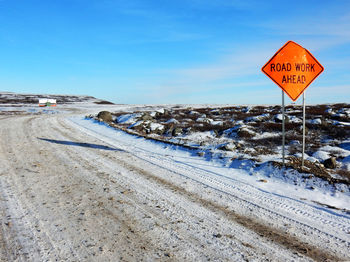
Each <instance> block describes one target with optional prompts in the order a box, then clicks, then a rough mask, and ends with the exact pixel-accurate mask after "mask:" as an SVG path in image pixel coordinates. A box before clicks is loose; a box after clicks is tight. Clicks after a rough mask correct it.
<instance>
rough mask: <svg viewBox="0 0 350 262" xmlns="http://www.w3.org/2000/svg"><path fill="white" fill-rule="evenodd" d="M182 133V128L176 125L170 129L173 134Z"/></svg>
mask: <svg viewBox="0 0 350 262" xmlns="http://www.w3.org/2000/svg"><path fill="white" fill-rule="evenodd" d="M182 133H183V129H182V128H180V127H176V128H174V129H173V131H172V135H173V136H178V135H181V134H182Z"/></svg>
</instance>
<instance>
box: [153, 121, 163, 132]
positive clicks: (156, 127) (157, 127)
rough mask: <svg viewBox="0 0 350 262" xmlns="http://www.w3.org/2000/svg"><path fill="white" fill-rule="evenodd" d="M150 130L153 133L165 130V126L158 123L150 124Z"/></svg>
mask: <svg viewBox="0 0 350 262" xmlns="http://www.w3.org/2000/svg"><path fill="white" fill-rule="evenodd" d="M150 129H151V130H152V131H154V130H163V129H164V126H163V125H161V124H158V123H152V122H151V123H150Z"/></svg>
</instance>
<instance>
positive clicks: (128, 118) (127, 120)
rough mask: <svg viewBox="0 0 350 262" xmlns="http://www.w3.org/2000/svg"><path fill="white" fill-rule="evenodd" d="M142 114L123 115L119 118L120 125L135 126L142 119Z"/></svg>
mask: <svg viewBox="0 0 350 262" xmlns="http://www.w3.org/2000/svg"><path fill="white" fill-rule="evenodd" d="M141 115H142V114H126V115H121V116H120V117H118V118H117V122H118V123H122V124H134V123H135V122H136V120H137V119H138V118H139V117H141Z"/></svg>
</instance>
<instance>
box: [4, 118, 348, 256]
mask: <svg viewBox="0 0 350 262" xmlns="http://www.w3.org/2000/svg"><path fill="white" fill-rule="evenodd" d="M0 139H1V141H0V212H1V227H0V260H1V261H155V260H159V261H168V260H169V261H207V260H215V261H293V260H294V261H299V260H300V261H313V260H316V261H327V260H328V261H341V260H350V255H349V254H350V252H349V249H350V219H349V217H348V216H345V215H344V216H342V215H339V214H337V213H332V212H330V211H329V210H323V209H320V208H315V207H312V206H310V205H307V204H306V203H303V202H302V201H297V200H294V199H288V198H286V197H283V196H278V195H273V194H269V193H267V192H263V191H261V190H258V189H256V188H254V187H251V186H250V185H247V184H245V183H243V182H240V181H238V180H234V179H228V178H226V177H224V176H220V174H217V173H214V172H212V171H210V170H209V169H206V168H205V167H204V166H203V168H201V169H199V168H195V167H194V166H190V165H187V164H185V162H181V161H178V158H177V159H175V158H172V157H171V156H170V155H166V154H160V153H152V152H151V151H147V150H145V149H143V148H142V147H138V146H137V144H128V143H126V141H125V140H123V136H120V138H115V139H112V138H109V139H107V138H104V137H103V136H102V135H101V134H98V133H94V131H93V130H88V129H86V128H84V127H81V126H79V124H77V123H76V122H74V121H73V122H72V121H71V120H69V119H67V116H66V115H64V114H57V115H29V116H6V117H5V116H0ZM135 141H136V142H137V138H135ZM136 142H135V143H136ZM135 145H136V146H135Z"/></svg>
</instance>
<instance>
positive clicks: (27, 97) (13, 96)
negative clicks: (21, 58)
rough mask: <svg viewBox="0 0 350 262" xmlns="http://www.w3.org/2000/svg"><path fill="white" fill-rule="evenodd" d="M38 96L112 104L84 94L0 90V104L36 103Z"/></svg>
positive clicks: (59, 102) (62, 100)
mask: <svg viewBox="0 0 350 262" xmlns="http://www.w3.org/2000/svg"><path fill="white" fill-rule="evenodd" d="M39 98H50V99H56V101H57V103H58V104H71V103H81V102H90V103H95V104H113V103H112V102H109V101H105V100H101V99H97V98H95V97H93V96H86V95H54V94H18V93H12V92H0V104H37V103H38V100H39Z"/></svg>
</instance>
